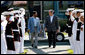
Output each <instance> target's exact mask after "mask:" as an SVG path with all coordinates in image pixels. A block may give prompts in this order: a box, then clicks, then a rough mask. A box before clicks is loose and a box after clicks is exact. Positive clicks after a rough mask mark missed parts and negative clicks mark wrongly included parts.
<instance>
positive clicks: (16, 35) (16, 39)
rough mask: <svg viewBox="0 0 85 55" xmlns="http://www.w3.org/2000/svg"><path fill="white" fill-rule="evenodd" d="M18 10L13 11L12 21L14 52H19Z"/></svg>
mask: <svg viewBox="0 0 85 55" xmlns="http://www.w3.org/2000/svg"><path fill="white" fill-rule="evenodd" d="M18 20H19V16H18V11H16V12H14V22H12V25H13V26H12V27H13V29H12V31H13V33H14V44H15V51H16V54H19V49H20V36H19V26H18Z"/></svg>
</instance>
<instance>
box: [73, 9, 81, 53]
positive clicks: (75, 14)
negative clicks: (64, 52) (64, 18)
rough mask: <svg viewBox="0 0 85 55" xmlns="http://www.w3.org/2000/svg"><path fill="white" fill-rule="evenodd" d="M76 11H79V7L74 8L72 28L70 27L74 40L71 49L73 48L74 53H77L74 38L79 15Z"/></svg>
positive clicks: (74, 39)
mask: <svg viewBox="0 0 85 55" xmlns="http://www.w3.org/2000/svg"><path fill="white" fill-rule="evenodd" d="M78 13H80V10H79V9H77V10H75V13H74V14H73V15H72V16H73V17H74V18H75V20H74V22H73V28H72V34H73V42H74V49H73V50H74V54H77V53H78V50H77V40H76V33H77V24H78V20H79V16H80V15H77V14H78Z"/></svg>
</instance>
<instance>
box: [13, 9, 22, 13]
mask: <svg viewBox="0 0 85 55" xmlns="http://www.w3.org/2000/svg"><path fill="white" fill-rule="evenodd" d="M13 13H21V11H20V10H14V11H13Z"/></svg>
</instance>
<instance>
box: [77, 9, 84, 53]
mask: <svg viewBox="0 0 85 55" xmlns="http://www.w3.org/2000/svg"><path fill="white" fill-rule="evenodd" d="M82 12H84V10H82V9H79V11H78V12H77V17H78V19H79V20H78V23H77V30H76V31H77V32H76V50H77V54H80V45H79V43H80V29H81V25H82V23H81V21H80V13H82Z"/></svg>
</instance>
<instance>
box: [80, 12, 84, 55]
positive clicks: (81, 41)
mask: <svg viewBox="0 0 85 55" xmlns="http://www.w3.org/2000/svg"><path fill="white" fill-rule="evenodd" d="M81 16H83V17H84V13H81ZM81 29H82V30H81V32H80V54H84V23H83V25H82V26H81Z"/></svg>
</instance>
